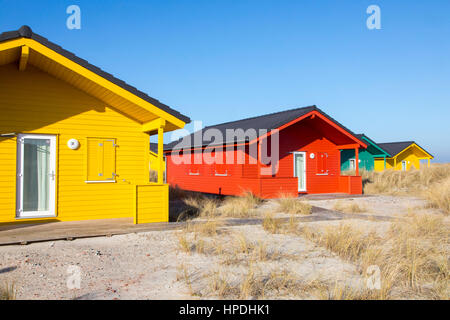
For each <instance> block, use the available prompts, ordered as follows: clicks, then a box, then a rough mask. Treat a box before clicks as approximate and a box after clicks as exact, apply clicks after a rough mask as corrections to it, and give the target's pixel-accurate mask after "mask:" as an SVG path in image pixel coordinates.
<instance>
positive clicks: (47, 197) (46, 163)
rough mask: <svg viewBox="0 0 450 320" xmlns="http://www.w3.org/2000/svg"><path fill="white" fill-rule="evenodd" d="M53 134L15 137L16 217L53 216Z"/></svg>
mask: <svg viewBox="0 0 450 320" xmlns="http://www.w3.org/2000/svg"><path fill="white" fill-rule="evenodd" d="M55 186H56V136H49V135H34V134H21V135H19V136H18V139H17V204H16V208H17V217H18V218H39V217H49V216H55V215H56V212H55V198H56V188H55Z"/></svg>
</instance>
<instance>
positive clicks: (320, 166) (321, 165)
mask: <svg viewBox="0 0 450 320" xmlns="http://www.w3.org/2000/svg"><path fill="white" fill-rule="evenodd" d="M327 159H328V154H327V153H326V152H317V174H328V167H327V165H328V164H327Z"/></svg>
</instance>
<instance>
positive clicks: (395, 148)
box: [378, 141, 434, 157]
mask: <svg viewBox="0 0 450 320" xmlns="http://www.w3.org/2000/svg"><path fill="white" fill-rule="evenodd" d="M413 143H414V144H416V145H418V146H419V144H418V143H416V142H415V141H399V142H385V143H378V145H379V146H380V147H381V148H383V149H384V150H386V151H387V152H388V153H389V154H390V155H391V157H394V156H395V155H396V154H398V153H400V152H402V151H403V150H405V149H406V148H408V147H409V146H410V145H412V144H413ZM419 147H420V148H421V149H423V150H425V149H424V148H422V147H421V146H419ZM425 152H426V153H428V154H429V155H430V156H432V157H434V156H433V155H432V154H431V153H429V152H428V151H426V150H425Z"/></svg>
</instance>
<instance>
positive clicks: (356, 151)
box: [355, 148, 359, 176]
mask: <svg viewBox="0 0 450 320" xmlns="http://www.w3.org/2000/svg"><path fill="white" fill-rule="evenodd" d="M355 176H359V149H358V148H355Z"/></svg>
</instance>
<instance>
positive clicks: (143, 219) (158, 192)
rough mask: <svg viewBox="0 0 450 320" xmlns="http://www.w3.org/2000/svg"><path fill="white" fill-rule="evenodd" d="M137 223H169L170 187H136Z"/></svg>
mask: <svg viewBox="0 0 450 320" xmlns="http://www.w3.org/2000/svg"><path fill="white" fill-rule="evenodd" d="M135 196H136V204H135V205H136V216H135V220H134V222H135V223H149V222H168V221H169V186H168V185H155V186H151V185H150V186H136V194H135Z"/></svg>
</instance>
